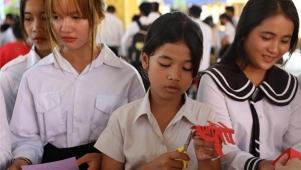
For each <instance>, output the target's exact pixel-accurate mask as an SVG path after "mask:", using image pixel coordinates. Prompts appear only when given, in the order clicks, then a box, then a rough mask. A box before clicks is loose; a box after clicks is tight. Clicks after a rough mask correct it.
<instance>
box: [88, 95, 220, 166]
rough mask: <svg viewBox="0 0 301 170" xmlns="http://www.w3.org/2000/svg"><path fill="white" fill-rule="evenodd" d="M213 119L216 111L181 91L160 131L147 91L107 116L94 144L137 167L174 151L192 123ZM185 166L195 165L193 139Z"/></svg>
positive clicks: (108, 153) (106, 152)
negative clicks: (180, 101)
mask: <svg viewBox="0 0 301 170" xmlns="http://www.w3.org/2000/svg"><path fill="white" fill-rule="evenodd" d="M208 120H209V121H212V122H214V123H216V122H217V114H216V112H215V111H214V110H212V109H211V108H209V107H208V106H207V105H204V104H203V103H200V102H197V101H195V100H192V99H190V98H189V97H187V95H185V104H184V105H183V106H182V107H181V109H180V110H179V111H178V113H177V114H176V115H175V117H174V118H173V119H172V120H171V122H170V123H169V125H168V126H167V127H166V129H165V130H164V133H163V134H162V132H161V130H160V127H159V125H158V122H157V121H156V119H155V118H154V116H153V114H152V112H151V110H150V103H149V93H147V94H146V95H145V97H144V98H142V99H139V100H136V101H134V102H132V103H129V104H127V105H124V106H122V107H120V108H119V109H118V110H116V111H115V112H114V113H113V114H112V115H111V117H110V120H109V123H108V126H107V127H106V129H105V130H104V131H103V133H102V134H101V135H100V137H99V138H98V140H97V142H96V144H95V146H94V147H95V148H97V149H98V150H100V151H101V152H103V153H104V154H106V155H108V156H109V157H111V158H113V159H115V160H116V161H118V162H122V163H124V164H125V170H131V169H138V168H139V167H141V166H142V165H144V164H146V163H148V162H150V161H152V160H153V159H155V158H157V157H158V156H160V155H162V154H164V153H166V152H172V151H176V149H177V148H178V147H180V146H182V145H183V144H184V143H185V142H186V139H187V137H188V135H189V133H190V131H191V129H190V128H191V127H192V126H193V125H201V126H205V125H208V123H207V121H208ZM187 154H188V155H189V157H190V161H188V162H187V164H188V167H187V170H195V169H197V167H198V163H197V159H196V156H195V150H194V147H193V141H191V143H190V145H189V146H188V150H187Z"/></svg>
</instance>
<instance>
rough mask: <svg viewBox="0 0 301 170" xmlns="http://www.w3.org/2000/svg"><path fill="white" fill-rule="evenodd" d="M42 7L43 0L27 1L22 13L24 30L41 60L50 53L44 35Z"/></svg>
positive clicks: (44, 26) (45, 35)
mask: <svg viewBox="0 0 301 170" xmlns="http://www.w3.org/2000/svg"><path fill="white" fill-rule="evenodd" d="M44 7H45V3H44V1H43V0H27V2H26V5H25V11H24V28H25V30H26V33H27V35H28V37H29V39H30V40H31V41H32V42H33V44H34V45H35V49H36V52H37V53H38V54H39V56H40V57H41V58H43V57H45V56H46V55H48V54H50V52H51V50H50V45H49V43H48V38H47V33H46V23H45V21H46V18H45V9H44Z"/></svg>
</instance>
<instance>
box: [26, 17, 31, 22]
mask: <svg viewBox="0 0 301 170" xmlns="http://www.w3.org/2000/svg"><path fill="white" fill-rule="evenodd" d="M24 21H26V22H29V21H32V18H31V17H25V18H24Z"/></svg>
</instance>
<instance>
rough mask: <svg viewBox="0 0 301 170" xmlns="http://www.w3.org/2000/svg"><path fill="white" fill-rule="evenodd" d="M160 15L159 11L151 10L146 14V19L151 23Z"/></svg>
mask: <svg viewBox="0 0 301 170" xmlns="http://www.w3.org/2000/svg"><path fill="white" fill-rule="evenodd" d="M160 16H161V15H160V13H159V12H151V13H149V14H148V19H149V22H150V23H153V22H154V21H155V20H156V19H157V18H159V17H160Z"/></svg>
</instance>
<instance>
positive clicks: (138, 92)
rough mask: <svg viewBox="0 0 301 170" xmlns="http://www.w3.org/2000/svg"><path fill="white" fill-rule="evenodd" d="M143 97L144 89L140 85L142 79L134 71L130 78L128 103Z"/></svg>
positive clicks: (141, 84)
mask: <svg viewBox="0 0 301 170" xmlns="http://www.w3.org/2000/svg"><path fill="white" fill-rule="evenodd" d="M144 96H145V89H144V86H143V83H142V79H141V77H140V75H139V73H138V72H137V71H136V70H135V74H134V76H133V78H132V81H131V85H130V89H129V97H128V99H129V101H128V103H130V102H132V101H134V100H137V99H140V98H142V97H144Z"/></svg>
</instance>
